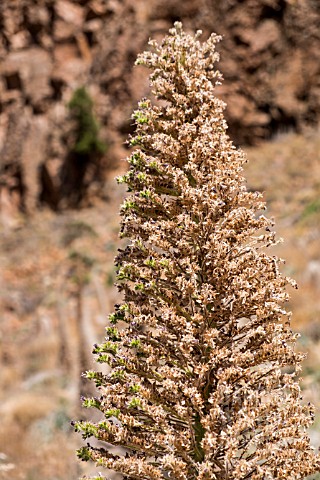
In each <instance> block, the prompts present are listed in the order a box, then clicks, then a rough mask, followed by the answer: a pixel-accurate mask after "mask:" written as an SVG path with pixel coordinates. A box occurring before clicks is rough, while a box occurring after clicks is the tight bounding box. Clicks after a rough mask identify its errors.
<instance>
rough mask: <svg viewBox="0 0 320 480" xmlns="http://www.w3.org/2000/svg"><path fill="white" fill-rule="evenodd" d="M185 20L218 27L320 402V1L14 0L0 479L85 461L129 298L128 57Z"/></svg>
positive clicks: (4, 182)
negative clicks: (82, 426) (104, 371)
mask: <svg viewBox="0 0 320 480" xmlns="http://www.w3.org/2000/svg"><path fill="white" fill-rule="evenodd" d="M176 20H181V21H182V22H183V24H184V27H185V28H186V29H190V31H191V30H193V31H194V30H196V29H201V30H203V32H204V37H205V36H207V35H209V33H210V32H212V31H214V32H216V33H218V34H221V35H223V41H222V42H221V43H220V45H219V52H220V54H221V62H220V66H219V68H220V69H221V71H222V72H223V75H224V78H225V81H224V83H223V85H222V86H221V87H219V91H218V92H217V94H219V96H220V97H221V98H223V99H224V100H225V101H226V102H227V104H228V106H227V110H226V117H227V120H228V123H229V131H230V135H231V137H232V138H233V140H234V142H235V143H236V144H237V145H240V146H241V147H242V148H244V149H245V150H246V151H247V152H248V156H249V160H250V163H249V165H248V168H247V172H246V175H247V177H248V184H249V188H252V189H259V190H262V191H265V192H266V200H267V201H268V205H269V209H268V214H269V215H271V216H272V215H273V216H275V218H276V227H277V231H278V232H279V235H280V236H284V237H285V243H284V244H283V246H279V247H277V252H275V253H277V254H279V255H280V256H283V257H284V258H285V259H286V260H287V263H286V266H285V273H286V274H288V275H291V276H293V277H294V278H295V279H296V280H297V281H298V283H299V285H300V289H299V290H298V292H292V301H291V304H290V308H292V309H293V311H294V316H293V326H294V328H295V329H298V330H299V331H300V332H302V335H301V339H300V344H299V347H300V349H303V350H305V351H306V352H309V357H308V360H307V361H306V362H305V366H304V371H303V376H304V383H303V388H304V395H305V397H306V400H307V401H308V400H311V401H312V402H314V403H315V404H316V405H317V407H319V405H320V353H319V352H320V301H319V298H320V247H319V241H320V200H319V198H320V139H319V115H320V38H319V37H320V30H319V25H320V3H319V1H318V0H224V1H220V0H197V1H195V0H79V1H71V0H1V1H0V250H1V252H0V255H1V257H0V418H1V422H0V479H8V478H14V479H17V480H19V479H21V480H40V479H41V480H42V479H46V480H67V479H68V480H71V479H72V480H75V479H76V478H78V477H79V475H80V474H81V473H83V471H82V470H83V469H82V466H81V465H79V464H78V463H77V461H76V459H75V455H74V450H75V448H76V446H77V444H78V443H79V439H78V438H76V436H75V435H74V434H73V433H72V429H71V428H70V426H69V422H70V420H71V418H73V417H76V418H79V416H81V417H82V418H83V417H84V416H85V412H83V411H82V410H80V400H79V397H80V395H81V394H86V393H90V388H91V387H90V386H88V385H87V384H84V383H83V382H82V380H81V372H82V371H84V370H86V369H88V368H97V367H96V366H95V365H94V364H93V360H92V358H91V355H90V352H91V346H92V344H93V343H95V342H96V341H99V339H101V338H102V337H103V331H104V327H105V325H106V324H107V315H108V313H110V312H111V311H112V306H113V304H114V303H115V302H116V301H117V292H116V289H115V288H114V287H113V282H114V277H115V275H114V267H113V263H112V260H113V257H114V255H115V252H116V249H117V248H118V246H119V245H118V244H119V240H118V238H117V235H118V224H119V217H118V210H119V204H120V202H121V199H122V196H123V194H124V192H123V191H122V190H121V189H120V188H119V187H117V186H116V185H115V182H114V180H113V179H114V177H115V176H116V175H117V173H120V172H122V171H123V170H124V168H125V163H124V162H121V159H123V158H125V157H126V156H127V155H128V147H127V145H126V143H125V142H126V139H127V137H128V134H130V133H131V132H132V128H133V126H132V120H131V118H130V117H131V112H132V110H133V109H134V108H135V106H136V103H137V101H138V99H139V98H141V97H142V96H145V95H147V94H148V92H149V86H148V81H147V72H146V71H145V70H144V69H142V68H141V67H139V68H138V67H136V68H133V64H134V61H135V58H136V55H137V53H138V52H141V51H143V50H145V48H146V47H147V41H148V39H149V38H150V37H153V38H157V39H159V40H160V39H161V38H162V37H163V35H165V34H166V33H167V31H168V29H169V28H170V27H171V26H172V24H173V22H174V21H176ZM90 414H91V412H90ZM311 435H312V439H313V441H314V444H315V445H319V444H320V415H319V414H318V415H317V417H316V424H315V427H314V429H313V430H312V432H311ZM84 471H85V470H84Z"/></svg>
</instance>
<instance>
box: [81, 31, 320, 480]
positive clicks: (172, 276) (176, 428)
mask: <svg viewBox="0 0 320 480" xmlns="http://www.w3.org/2000/svg"><path fill="white" fill-rule="evenodd" d="M200 35H201V32H197V33H196V35H195V36H191V35H188V34H186V33H185V32H184V31H183V29H182V26H181V24H180V23H176V24H175V27H174V28H173V29H172V30H170V33H169V35H168V36H167V37H165V38H164V40H163V41H162V43H161V44H158V43H157V42H155V41H150V45H151V51H148V52H145V53H143V54H142V55H140V56H139V58H138V61H137V63H138V64H142V65H145V66H147V67H148V68H149V69H150V70H151V75H150V82H151V88H152V91H153V95H154V96H155V98H156V102H155V104H154V105H153V104H152V103H151V101H150V100H148V99H145V100H142V101H141V102H140V103H139V108H138V109H137V110H136V111H135V112H134V114H133V118H134V120H135V124H136V133H135V135H134V136H133V137H132V138H131V144H132V145H134V146H136V149H134V151H133V153H132V154H131V156H130V158H129V160H128V161H129V164H130V168H129V171H128V173H127V174H125V175H124V176H123V177H121V178H120V179H119V181H120V182H124V183H126V184H127V185H128V190H129V192H131V193H130V194H129V196H128V197H127V198H126V199H125V201H124V203H123V205H122V208H121V214H122V223H121V232H122V233H121V235H122V237H125V238H127V239H128V246H127V247H126V248H124V250H121V251H120V253H119V255H118V257H117V258H116V265H117V266H118V282H119V289H120V291H122V292H123V293H124V296H123V298H124V300H123V302H122V303H120V304H119V305H116V306H115V311H114V313H112V315H111V316H110V326H109V327H108V328H107V338H106V341H105V343H102V344H101V345H99V346H96V347H95V349H94V353H95V354H96V355H97V361H98V362H101V363H106V364H108V365H109V370H107V371H106V372H109V373H105V374H103V373H101V372H94V371H91V372H87V374H86V376H87V377H88V378H90V379H93V380H94V381H95V382H96V385H97V387H98V389H99V395H100V396H99V397H98V398H92V399H90V398H89V399H86V400H85V401H84V404H85V406H86V407H95V408H97V409H98V410H100V412H101V413H102V420H101V421H100V422H98V423H91V422H76V423H75V428H76V430H77V431H81V432H82V434H83V437H84V438H87V437H96V439H98V440H99V441H101V445H100V447H97V446H96V445H97V442H96V441H94V446H91V445H89V444H88V446H86V447H83V448H81V449H80V450H79V452H78V454H79V457H80V458H82V459H83V460H93V461H94V462H96V464H97V465H98V466H99V467H105V468H106V469H112V470H114V471H116V472H119V473H121V474H122V475H123V477H124V478H125V479H129V480H134V479H138V480H160V479H174V480H196V479H197V480H218V479H219V480H220V479H225V480H227V479H228V480H231V479H234V480H248V479H250V480H258V479H259V480H269V479H270V480H276V479H283V480H284V479H285V480H290V479H292V480H293V479H303V478H305V477H306V476H307V475H310V474H313V473H314V472H317V471H319V468H320V460H319V457H318V455H317V454H315V453H314V450H313V448H312V447H311V446H310V442H309V438H308V435H307V429H308V427H309V426H310V424H311V423H312V419H313V408H312V407H310V406H309V405H307V406H305V405H303V403H301V393H300V388H299V385H298V382H297V380H296V373H297V371H298V370H299V365H300V362H301V360H302V356H301V355H300V354H298V353H296V351H295V341H296V336H295V335H294V334H293V332H292V330H291V329H290V325H289V314H288V313H287V312H286V311H285V310H284V308H283V303H284V302H286V301H287V299H288V296H287V293H286V292H285V286H286V285H287V284H288V283H293V284H294V282H292V281H291V280H289V279H287V278H285V277H283V275H282V274H281V273H280V271H279V263H280V260H279V259H278V258H277V257H276V256H272V255H269V254H268V249H267V247H270V246H272V245H273V244H275V238H274V232H273V231H272V222H271V221H270V220H269V219H267V218H266V217H265V216H264V215H262V214H261V212H262V210H264V209H265V204H264V202H263V200H262V196H261V194H260V193H257V192H249V191H247V189H246V187H245V181H244V178H243V176H242V175H243V164H244V162H245V161H246V158H245V155H244V154H243V153H242V152H241V151H240V150H238V149H236V148H235V147H234V146H233V144H232V142H231V141H230V139H229V137H228V135H227V133H226V129H227V125H226V122H225V120H224V116H223V111H224V108H225V105H224V103H223V102H222V101H221V100H219V99H218V98H217V97H216V96H215V87H216V85H217V84H219V83H220V81H221V74H220V72H219V71H218V70H217V69H216V68H215V63H216V62H217V61H218V59H219V57H218V54H217V53H216V51H215V45H216V43H217V42H218V41H219V40H220V38H219V37H218V36H216V35H214V34H213V35H211V36H210V38H209V39H208V40H207V41H206V42H204V43H201V42H200V41H199V36H200ZM115 446H116V447H122V448H117V449H116V450H115V449H114V448H113V447H115ZM115 452H116V453H115ZM119 452H120V453H119ZM121 452H122V453H121ZM99 478H107V476H106V477H99Z"/></svg>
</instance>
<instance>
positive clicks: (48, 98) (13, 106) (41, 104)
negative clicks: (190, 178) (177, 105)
mask: <svg viewBox="0 0 320 480" xmlns="http://www.w3.org/2000/svg"><path fill="white" fill-rule="evenodd" d="M176 20H181V21H182V22H183V23H184V27H185V28H186V29H187V30H188V29H189V30H193V31H194V30H195V29H202V30H203V32H204V36H207V35H208V34H210V33H211V32H212V31H215V32H217V33H218V34H222V35H223V42H222V43H221V44H220V45H219V47H218V48H219V51H220V53H221V62H220V64H219V68H220V70H221V71H222V73H223V75H224V78H225V81H224V84H223V86H222V87H220V88H219V89H217V95H219V96H221V98H222V99H223V100H225V101H226V102H227V104H228V107H227V110H226V117H227V121H228V124H229V133H230V136H231V137H232V138H233V139H234V141H235V142H236V143H237V144H252V143H256V142H259V141H260V140H262V139H266V138H269V137H270V136H272V135H274V134H275V133H277V132H278V131H283V130H289V129H294V130H297V131H301V129H303V128H304V127H305V126H306V125H307V126H315V125H317V123H318V121H319V116H320V85H319V75H320V49H319V45H320V32H319V23H320V11H319V6H318V3H317V2H315V1H314V0H305V1H303V2H294V1H289V0H244V1H242V2H238V1H236V0H226V1H224V2H221V1H219V0H199V1H198V2H194V1H193V0H185V1H183V2H182V1H181V0H149V1H148V2H145V1H144V0H109V1H105V0H81V2H78V1H75V0H41V1H40V0H19V1H12V0H2V2H1V3H0V27H1V28H0V158H1V164H0V165H1V166H0V175H1V185H2V187H1V188H3V189H6V191H7V192H8V195H6V199H7V200H8V198H10V196H12V195H13V191H14V192H15V195H21V196H20V207H21V208H25V206H26V205H28V208H35V206H36V205H37V204H39V202H40V203H41V202H44V203H48V204H49V205H50V206H52V207H54V208H59V205H60V207H61V206H62V205H63V206H64V207H68V206H71V204H72V205H74V198H76V197H77V194H76V192H75V195H71V194H70V195H71V197H70V198H73V200H72V201H71V200H68V198H66V197H65V196H64V194H63V192H66V191H71V189H72V188H75V187H74V183H73V184H72V185H64V184H63V182H64V181H66V178H67V177H65V176H64V175H63V174H62V172H63V171H65V169H66V165H67V164H68V161H69V160H70V145H71V143H72V142H71V139H72V122H70V118H69V116H68V109H67V108H66V105H67V103H68V101H69V100H70V98H71V96H72V93H73V91H74V90H76V89H77V88H79V87H81V86H83V85H85V86H86V87H87V88H88V90H89V91H90V94H91V95H92V98H93V101H94V104H95V112H96V115H97V118H98V120H99V121H100V123H101V125H102V131H101V134H102V136H103V138H104V139H105V140H108V144H109V152H110V153H109V154H108V152H107V154H106V156H105V159H104V160H103V164H104V165H105V171H103V169H100V170H99V172H100V174H101V175H102V178H101V179H100V181H99V182H98V184H99V185H102V184H103V181H104V178H105V176H106V175H107V171H108V169H110V165H111V162H113V163H114V162H116V161H117V160H118V159H119V158H121V157H124V156H126V154H127V151H126V148H125V146H124V141H125V139H126V137H127V135H128V134H129V133H131V132H132V128H133V126H132V121H131V118H130V117H131V111H132V109H133V108H134V106H135V105H136V102H137V100H138V99H139V98H141V97H142V96H144V95H147V94H148V92H149V86H148V80H147V72H146V71H145V70H143V69H133V68H132V67H133V64H134V61H135V58H136V55H137V53H138V52H141V51H143V50H144V49H145V48H146V45H147V41H148V39H149V38H150V37H154V38H156V39H158V40H161V38H162V37H163V35H165V34H166V33H167V31H168V29H169V28H170V27H171V26H172V24H173V22H174V21H176ZM37 116H40V117H41V119H42V120H41V122H44V121H45V122H46V123H47V125H48V127H47V128H48V132H49V133H48V135H45V134H43V135H44V137H45V138H46V141H45V142H44V140H42V137H41V142H42V143H43V142H44V143H45V148H43V149H42V151H41V152H40V153H39V154H37V157H36V160H35V164H33V165H32V166H31V168H30V172H31V171H32V172H33V173H32V175H31V176H32V178H33V180H30V181H29V180H27V179H26V178H25V175H27V172H28V168H27V164H26V162H27V160H26V159H27V158H30V155H29V154H28V155H27V156H26V157H25V158H23V157H24V154H23V153H22V152H28V151H29V149H30V147H29V146H27V147H25V145H24V144H25V143H26V144H27V145H30V142H31V140H30V139H29V137H28V134H27V133H25V134H21V132H22V131H24V128H25V127H22V125H25V123H26V120H22V118H23V117H24V118H25V119H28V122H27V123H28V125H31V124H32V123H34V125H36V126H37V127H35V128H36V129H37V128H41V126H39V124H38V120H36V117H37ZM43 116H45V118H44V117H43ZM13 117H14V118H15V119H16V120H15V122H16V123H15V125H16V127H15V128H12V127H9V124H10V125H11V123H10V122H12V118H13ZM20 117H21V118H20ZM43 124H44V123H43ZM34 133H35V130H34ZM35 134H36V133H35ZM41 135H42V134H41ZM9 136H10V138H9ZM18 144H20V145H21V148H18V147H14V146H13V145H18ZM116 145H118V146H117V147H116ZM33 148H34V147H32V149H33ZM15 150H19V152H15ZM14 152H15V153H14ZM40 157H41V158H40ZM28 161H29V160H28ZM30 161H32V160H30ZM53 165H54V166H53ZM37 169H38V170H39V169H40V172H41V173H40V175H38V182H40V183H39V186H38V188H35V185H34V181H35V178H36V175H35V173H34V172H35V171H36V170H37ZM92 169H93V170H94V169H95V166H94V165H92ZM10 172H11V173H10ZM10 175H13V179H14V181H13V182H10V181H9V177H10ZM18 178H19V179H20V180H19V182H20V183H21V184H20V185H19V188H16V187H14V188H13V187H12V185H13V184H14V185H17V179H18ZM19 182H18V183H19ZM25 182H26V183H25ZM28 182H29V183H28ZM30 182H31V184H32V187H30V185H31V184H30ZM94 182H95V180H94ZM26 184H28V187H27V186H26ZM89 190H90V191H91V192H92V191H93V190H94V191H97V192H98V191H99V189H98V188H96V187H95V188H93V189H92V188H91V189H90V185H89V184H86V185H80V186H79V191H81V192H82V195H81V198H82V199H81V202H84V204H85V202H86V201H87V202H89V196H90V198H92V195H91V194H90V195H89ZM10 192H11V193H10ZM17 192H20V193H17ZM22 192H24V193H22ZM98 193H99V192H98ZM87 194H88V195H87ZM29 195H30V196H31V197H30V200H29V199H28V196H29ZM36 196H38V199H37V200H36V198H35V197H36ZM86 196H87V200H85V198H86ZM12 198H13V197H12ZM53 198H54V200H53ZM62 199H63V200H62ZM7 200H6V201H7ZM90 201H91V200H90ZM68 202H69V203H68Z"/></svg>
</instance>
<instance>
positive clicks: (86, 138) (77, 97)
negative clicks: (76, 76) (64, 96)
mask: <svg viewBox="0 0 320 480" xmlns="http://www.w3.org/2000/svg"><path fill="white" fill-rule="evenodd" d="M68 106H69V109H70V111H71V114H72V116H73V117H74V119H75V121H76V143H75V145H74V147H73V151H74V152H75V153H79V154H81V155H89V154H91V153H100V154H104V153H105V152H106V149H107V145H106V144H105V143H104V142H103V141H102V140H100V139H99V130H100V127H99V124H98V122H97V120H96V118H95V116H94V113H93V101H92V99H91V97H90V95H89V93H88V92H87V90H86V88H85V87H81V88H78V89H77V90H75V92H74V93H73V96H72V98H71V100H70V102H69V105H68Z"/></svg>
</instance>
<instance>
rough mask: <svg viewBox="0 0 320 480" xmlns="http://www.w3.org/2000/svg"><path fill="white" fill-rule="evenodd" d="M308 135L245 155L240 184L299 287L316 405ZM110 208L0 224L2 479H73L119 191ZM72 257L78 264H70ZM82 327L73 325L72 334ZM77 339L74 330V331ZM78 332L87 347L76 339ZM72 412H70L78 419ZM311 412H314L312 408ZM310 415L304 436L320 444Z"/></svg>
mask: <svg viewBox="0 0 320 480" xmlns="http://www.w3.org/2000/svg"><path fill="white" fill-rule="evenodd" d="M319 146H320V145H319V136H318V132H313V133H310V134H306V135H304V136H302V135H296V134H288V135H285V136H281V137H279V138H277V139H274V140H273V141H272V142H269V143H266V144H264V145H262V146H260V147H258V148H254V149H251V150H249V152H248V154H249V159H250V163H249V164H248V166H247V167H246V175H247V177H248V178H249V182H248V183H249V187H250V188H251V187H252V189H256V188H258V189H261V190H265V191H266V199H267V202H268V205H269V212H268V213H269V216H270V215H271V216H272V215H274V216H275V217H276V226H277V232H278V233H279V234H280V235H281V236H283V237H284V238H285V243H284V244H283V245H280V246H279V247H277V248H278V250H277V252H276V253H278V254H279V255H280V256H283V257H285V258H286V260H287V263H286V266H285V269H286V273H289V274H290V275H292V276H294V278H295V279H297V281H298V284H299V286H300V288H299V290H298V291H297V292H295V291H294V292H291V293H292V301H291V305H292V309H293V310H294V316H293V325H294V327H295V328H296V329H298V330H299V331H301V333H302V337H301V342H300V344H301V346H302V347H303V348H304V349H305V350H307V351H308V352H309V356H308V359H307V361H306V362H305V363H304V372H303V376H304V382H303V384H304V389H305V398H306V400H311V401H312V402H313V403H314V404H315V405H316V407H317V408H319V407H320V401H319V398H320V395H319V392H320V357H319V351H320V349H319V346H320V327H319V320H320V318H319V317H320V305H319V300H318V299H319V291H320V259H319V250H318V245H319V237H320V226H319V225H320V208H319V193H320V185H319V178H320V175H319V160H320V159H319V150H320V149H319ZM108 188H109V190H110V196H111V198H112V201H111V202H110V203H107V204H102V203H101V204H99V205H97V206H96V207H95V208H93V209H90V210H84V211H79V212H73V213H71V212H67V213H65V214H63V215H59V216H56V215H54V214H52V213H50V212H48V211H43V212H40V213H39V214H37V215H36V216H35V217H33V218H32V219H29V220H28V221H26V220H24V219H22V218H16V219H15V221H14V222H12V223H11V227H10V228H9V227H8V224H7V223H6V224H5V225H6V227H4V226H2V229H1V238H0V248H1V278H0V282H1V324H0V327H1V335H0V352H1V353H0V362H1V363H0V416H1V425H0V445H1V449H0V450H1V454H5V455H6V457H5V456H4V455H1V456H0V478H1V479H4V480H5V479H7V478H15V479H17V480H18V479H19V480H20V479H21V480H40V479H43V478H45V479H46V480H67V479H68V480H76V479H77V478H78V477H79V475H80V473H81V472H80V468H82V465H80V466H79V464H78V463H77V460H76V458H75V454H74V450H75V448H76V447H77V446H78V442H79V439H78V438H76V437H77V436H76V435H75V434H74V433H73V432H72V430H71V428H70V427H69V420H70V419H71V418H75V417H76V418H79V415H80V416H82V417H84V415H85V414H84V412H82V413H81V414H80V413H79V408H80V401H78V397H79V394H80V392H82V393H85V390H86V389H87V388H88V387H87V386H85V385H82V384H80V385H79V378H80V371H81V370H83V369H84V368H88V367H90V364H91V362H92V361H91V358H88V356H89V357H90V355H88V354H90V350H91V345H92V344H93V343H94V341H96V340H97V339H101V338H102V337H103V335H104V326H105V324H106V318H107V314H108V313H110V311H111V309H112V305H113V303H114V301H115V298H116V295H117V294H116V292H115V290H114V289H113V287H112V283H113V279H114V268H113V257H114V255H115V251H116V249H117V247H118V239H117V232H118V223H119V221H118V209H119V204H120V202H121V196H122V191H121V189H119V187H115V185H114V183H113V182H110V186H109V187H108ZM79 259H80V260H79ZM81 325H82V327H83V328H79V327H80V326H81ZM81 332H82V333H81ZM81 334H85V337H86V342H85V344H84V345H82V343H81ZM76 410H77V411H76ZM317 413H318V412H317ZM319 418H320V416H319V415H317V416H316V423H315V425H314V429H313V431H312V432H311V437H312V440H313V442H314V443H315V444H317V445H319V444H320V434H319V431H320V430H319V429H320V425H319V423H320V422H319Z"/></svg>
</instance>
